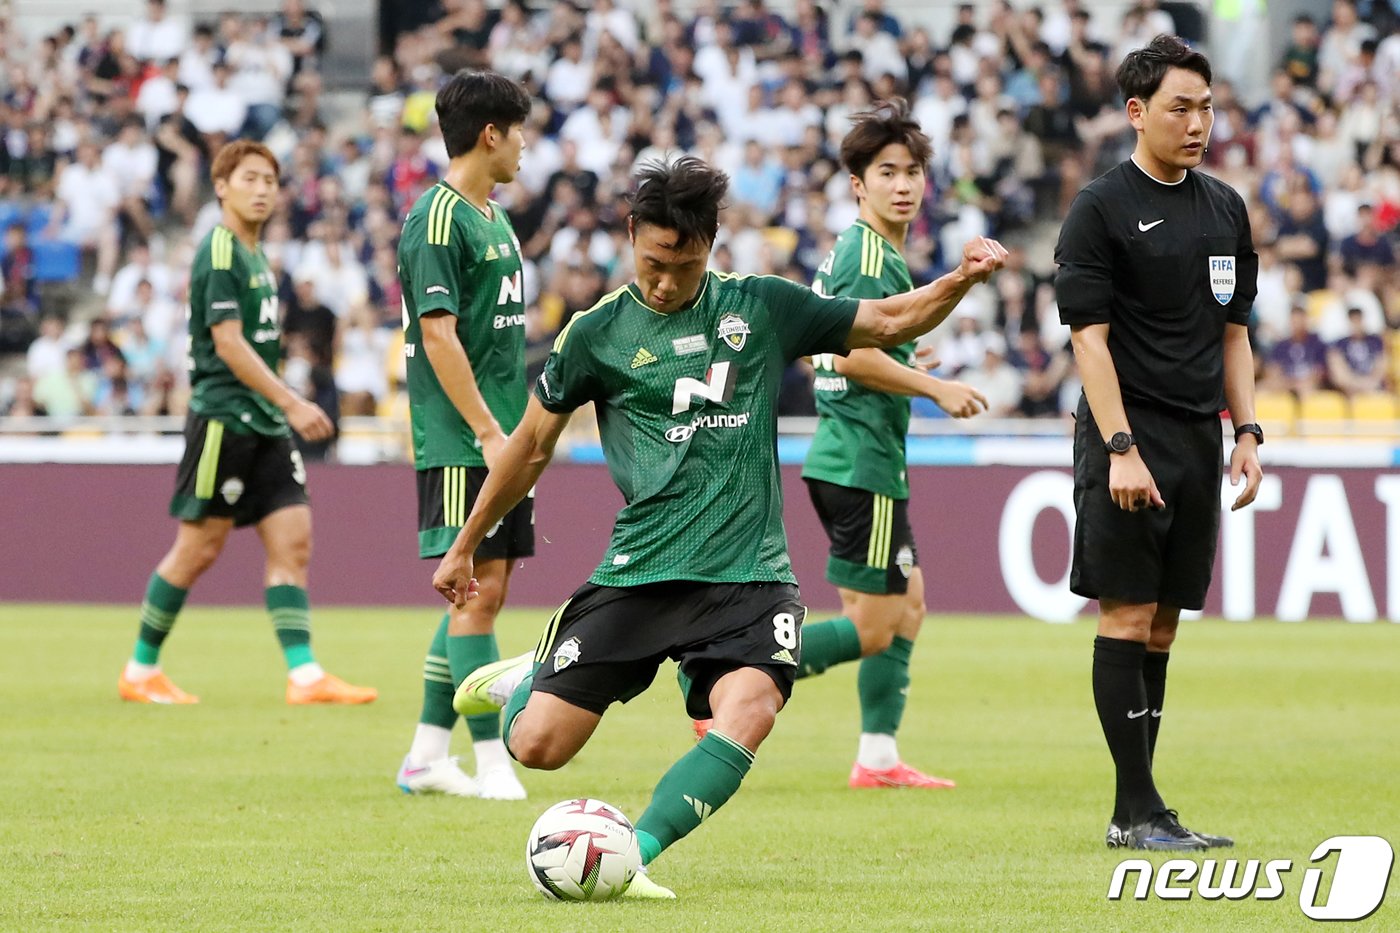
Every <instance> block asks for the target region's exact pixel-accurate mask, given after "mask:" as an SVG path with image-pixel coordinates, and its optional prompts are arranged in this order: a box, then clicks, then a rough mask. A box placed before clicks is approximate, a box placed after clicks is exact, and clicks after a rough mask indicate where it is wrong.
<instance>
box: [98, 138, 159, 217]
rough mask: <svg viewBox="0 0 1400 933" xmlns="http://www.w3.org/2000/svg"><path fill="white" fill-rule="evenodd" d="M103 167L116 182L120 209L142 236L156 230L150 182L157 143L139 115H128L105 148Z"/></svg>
mask: <svg viewBox="0 0 1400 933" xmlns="http://www.w3.org/2000/svg"><path fill="white" fill-rule="evenodd" d="M102 168H103V170H104V171H105V172H106V173H107V175H108V176H109V177H110V178H111V179H112V180H113V182H114V183H115V184H116V186H117V192H116V193H117V197H118V198H119V199H120V200H119V201H118V204H117V213H118V215H119V216H120V217H121V219H122V220H123V221H124V222H125V223H127V224H128V225H130V227H131V228H132V229H134V230H135V232H136V233H137V234H138V235H139V236H140V237H141V238H143V239H149V238H150V237H151V236H152V235H153V234H154V233H155V222H154V221H153V220H152V219H151V210H150V198H151V194H152V190H151V186H152V185H153V184H154V183H155V179H156V168H157V154H156V147H155V146H154V145H152V144H151V141H150V139H149V138H148V137H147V136H146V124H145V122H144V121H143V120H142V119H141V118H140V117H138V116H131V117H127V119H126V120H125V122H123V123H122V128H121V133H120V134H118V136H117V139H116V141H115V142H113V143H112V144H111V145H109V146H108V147H107V148H106V149H104V150H103V152H102Z"/></svg>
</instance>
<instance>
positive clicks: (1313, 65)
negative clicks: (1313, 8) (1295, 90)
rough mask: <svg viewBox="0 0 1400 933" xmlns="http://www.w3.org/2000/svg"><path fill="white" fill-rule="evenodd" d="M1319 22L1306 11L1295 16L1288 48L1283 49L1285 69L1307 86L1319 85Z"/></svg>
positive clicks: (1291, 76)
mask: <svg viewBox="0 0 1400 933" xmlns="http://www.w3.org/2000/svg"><path fill="white" fill-rule="evenodd" d="M1318 42H1319V38H1318V33H1317V23H1315V22H1314V21H1313V18H1312V17H1311V16H1309V15H1308V14H1306V13H1299V14H1298V15H1297V16H1295V17H1294V18H1293V31H1292V34H1291V38H1290V40H1289V43H1288V48H1286V49H1284V51H1283V70H1284V71H1286V72H1287V73H1288V76H1289V77H1290V78H1292V79H1293V80H1294V81H1296V82H1297V83H1298V84H1301V85H1303V86H1305V87H1310V88H1315V87H1317V47H1318Z"/></svg>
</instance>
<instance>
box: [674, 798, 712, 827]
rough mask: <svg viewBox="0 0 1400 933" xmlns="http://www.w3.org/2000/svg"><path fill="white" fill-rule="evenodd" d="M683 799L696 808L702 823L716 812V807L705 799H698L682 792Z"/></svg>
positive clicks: (696, 813)
mask: <svg viewBox="0 0 1400 933" xmlns="http://www.w3.org/2000/svg"><path fill="white" fill-rule="evenodd" d="M681 799H682V800H684V801H685V802H686V803H688V804H690V805H691V806H692V807H694V808H695V815H696V816H698V817H700V822H702V823H703V822H705V820H707V819H709V816H710V814H711V813H714V812H715V808H714V807H712V806H710V805H709V804H708V803H706V802H705V801H703V800H697V799H696V798H694V797H692V796H690V795H689V794H681Z"/></svg>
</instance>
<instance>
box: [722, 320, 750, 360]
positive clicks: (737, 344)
mask: <svg viewBox="0 0 1400 933" xmlns="http://www.w3.org/2000/svg"><path fill="white" fill-rule="evenodd" d="M749 333H750V331H749V325H748V324H746V323H744V319H743V318H741V317H739V315H737V314H734V313H732V312H731V313H729V314H726V315H725V316H724V317H722V318H720V319H719V339H720V340H723V341H724V342H725V343H727V344H729V349H731V350H733V351H734V352H735V353H738V352H739V351H740V350H742V349H744V344H745V343H747V342H748V339H749Z"/></svg>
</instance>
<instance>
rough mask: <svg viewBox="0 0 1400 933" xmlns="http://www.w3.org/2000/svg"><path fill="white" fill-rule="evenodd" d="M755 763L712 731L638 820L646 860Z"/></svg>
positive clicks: (668, 776) (717, 803)
mask: <svg viewBox="0 0 1400 933" xmlns="http://www.w3.org/2000/svg"><path fill="white" fill-rule="evenodd" d="M512 699H514V698H513V697H512ZM752 766H753V752H751V751H749V750H748V749H747V748H745V747H744V746H742V745H740V744H739V743H738V742H736V741H734V740H733V739H731V738H730V737H729V736H727V735H725V734H724V733H722V732H718V731H716V730H714V729H711V730H710V731H709V732H708V733H707V734H706V735H705V737H704V738H703V739H701V740H700V741H699V742H697V743H696V745H695V747H694V748H692V749H691V750H690V751H688V752H686V753H685V754H684V755H682V756H681V759H680V760H679V761H677V762H676V763H675V764H674V765H672V766H671V770H669V771H667V772H666V773H665V774H664V775H662V777H661V781H660V782H659V783H658V784H657V785H656V790H654V791H653V792H652V795H651V803H650V805H648V806H647V809H646V812H645V813H643V814H642V818H641V819H639V820H637V841H638V843H639V844H640V846H641V849H642V863H643V864H647V863H649V862H651V861H652V860H653V859H655V858H656V857H657V856H658V855H660V854H661V853H662V852H663V851H664V850H665V849H666V848H668V847H669V846H671V845H673V844H674V843H676V842H677V841H678V840H680V839H682V838H684V837H685V836H686V834H688V833H689V832H690V831H691V830H693V829H695V827H697V826H699V825H700V824H701V823H703V822H704V821H705V820H706V819H708V818H709V816H710V814H712V813H714V812H715V811H716V810H718V809H719V808H720V807H722V806H724V803H725V801H727V800H728V799H729V798H730V797H732V796H734V792H735V791H736V790H738V789H739V784H740V783H742V782H743V780H744V775H746V774H748V773H749V768H750V767H752Z"/></svg>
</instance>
